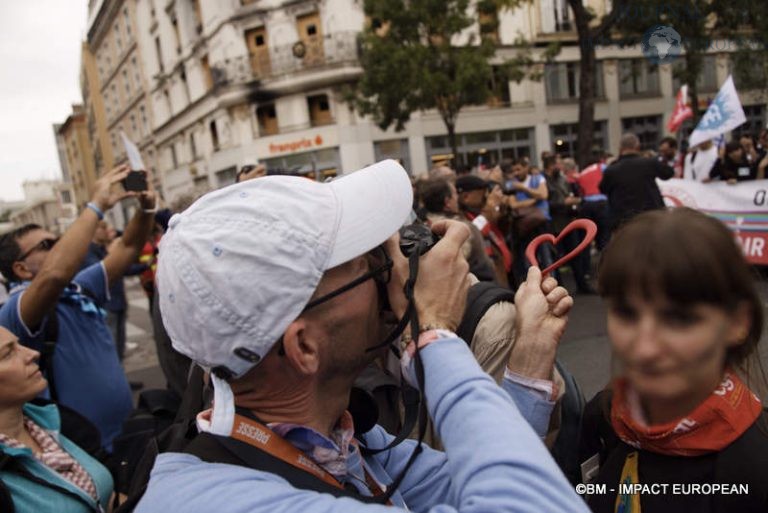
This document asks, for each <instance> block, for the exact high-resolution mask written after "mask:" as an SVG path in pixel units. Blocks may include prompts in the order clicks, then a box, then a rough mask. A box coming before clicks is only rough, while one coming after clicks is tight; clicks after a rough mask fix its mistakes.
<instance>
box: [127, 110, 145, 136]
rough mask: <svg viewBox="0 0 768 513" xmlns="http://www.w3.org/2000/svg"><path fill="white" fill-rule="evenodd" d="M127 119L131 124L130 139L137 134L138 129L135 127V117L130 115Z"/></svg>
mask: <svg viewBox="0 0 768 513" xmlns="http://www.w3.org/2000/svg"><path fill="white" fill-rule="evenodd" d="M129 119H130V122H131V137H135V136H136V134H138V133H139V127H138V126H136V116H135V115H134V114H131V115H130V117H129ZM140 135H141V137H143V135H144V134H140Z"/></svg>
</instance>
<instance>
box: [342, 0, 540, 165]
mask: <svg viewBox="0 0 768 513" xmlns="http://www.w3.org/2000/svg"><path fill="white" fill-rule="evenodd" d="M522 1H523V0H479V1H478V2H475V4H476V7H475V8H474V9H473V8H472V7H471V5H470V1H469V0H365V3H364V10H365V14H366V16H367V17H368V19H369V20H370V23H369V24H368V26H367V28H366V30H365V31H364V33H363V35H362V55H361V64H362V67H363V70H364V74H363V76H362V78H361V80H360V81H359V83H358V84H357V86H356V90H355V94H354V96H353V97H352V98H351V101H352V103H353V105H354V106H355V107H356V108H357V109H358V110H359V111H360V112H361V113H362V114H366V115H370V116H371V117H372V118H373V119H374V121H375V122H376V123H377V125H378V126H379V127H380V128H382V129H384V130H385V129H387V128H389V127H392V126H394V128H395V130H398V131H399V130H403V129H404V128H405V124H406V123H407V122H408V120H409V119H410V116H411V114H412V113H413V112H417V111H426V110H430V109H437V111H438V112H439V114H440V117H441V118H442V120H443V122H444V124H445V126H446V129H447V131H448V136H449V140H450V142H451V147H452V148H453V151H454V155H456V138H455V128H456V122H457V119H458V116H459V112H460V111H461V109H462V108H464V107H465V106H467V105H480V104H483V103H486V102H487V101H488V100H489V99H490V98H491V97H492V96H493V95H494V94H496V93H498V91H494V90H493V86H491V84H501V85H500V87H507V82H508V81H509V80H510V79H512V80H517V81H519V80H522V78H523V77H524V76H525V74H526V69H527V68H528V67H529V66H530V65H531V64H532V63H533V61H532V58H531V56H530V50H529V49H527V50H521V51H520V52H519V53H518V55H517V57H516V58H514V59H511V60H508V61H504V62H499V64H498V65H493V64H492V60H494V58H495V55H496V49H497V43H496V38H495V37H494V35H495V34H496V33H497V29H498V12H499V11H500V10H501V9H505V8H512V7H515V6H517V5H519V4H520V3H521V2H522ZM478 19H479V20H480V21H479V22H478Z"/></svg>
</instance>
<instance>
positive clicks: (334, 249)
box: [137, 161, 586, 513]
mask: <svg viewBox="0 0 768 513" xmlns="http://www.w3.org/2000/svg"><path fill="white" fill-rule="evenodd" d="M278 178H279V177H275V178H274V179H273V178H271V177H268V178H265V179H261V180H253V181H250V182H245V183H243V184H240V185H237V186H234V187H228V188H225V189H222V190H219V191H217V192H214V193H211V194H208V195H206V196H205V197H203V198H202V199H201V200H200V201H198V202H197V203H196V204H195V205H193V206H192V207H190V208H189V209H188V210H187V211H185V212H184V213H182V214H180V215H177V216H175V217H174V218H173V219H172V220H171V223H170V229H169V231H168V233H167V234H166V236H165V238H164V240H163V244H162V258H161V259H160V268H159V271H158V279H159V288H160V290H161V291H162V294H161V296H160V305H161V308H162V311H163V316H164V320H165V323H166V327H167V328H168V332H169V334H170V335H171V338H172V340H173V344H174V347H176V348H178V349H179V350H180V351H182V352H184V353H186V354H187V355H188V356H190V357H191V358H193V359H194V360H195V361H196V362H198V363H200V364H202V365H204V366H205V367H207V368H209V369H211V370H212V374H211V378H212V380H213V382H214V387H215V398H214V407H213V410H212V411H211V410H209V411H206V412H203V413H202V414H201V415H200V416H198V426H199V427H200V428H201V429H202V430H203V431H207V432H210V433H214V434H218V435H220V437H219V438H215V439H214V440H219V441H218V442H216V443H222V444H227V445H228V446H234V445H237V446H238V447H241V448H242V451H243V452H249V451H250V452H254V451H255V450H256V449H255V448H256V447H259V448H260V450H259V452H262V451H272V448H273V447H274V446H275V444H279V445H280V446H281V447H282V448H283V449H282V450H284V451H285V452H284V453H283V454H285V456H279V457H278V456H276V458H277V459H280V458H285V457H289V455H290V458H292V459H291V460H290V461H292V462H296V463H295V465H299V468H296V467H292V466H290V465H287V466H286V468H284V469H282V470H272V471H269V472H268V471H264V470H258V469H256V468H247V467H245V466H235V465H220V464H213V463H206V462H203V461H201V460H200V459H198V458H197V457H195V456H192V455H190V454H178V453H165V454H161V455H160V456H159V457H158V459H157V462H156V464H155V468H154V470H153V472H152V478H151V481H150V483H149V486H148V488H147V491H146V493H145V495H144V497H143V500H142V501H141V502H140V503H139V505H138V507H137V512H139V513H144V512H156V511H189V512H195V511H201V512H202V511H210V510H216V511H218V512H221V513H227V512H233V511H249V512H252V513H257V512H260V511H265V512H266V511H270V512H272V511H299V510H307V511H338V512H342V511H349V512H352V511H355V512H358V511H393V509H391V508H388V509H384V507H385V506H383V505H382V504H370V503H365V502H370V501H371V500H376V499H374V498H373V497H374V496H376V495H379V496H380V495H381V494H383V493H384V490H385V488H386V487H389V486H390V485H391V484H392V480H393V478H394V477H395V476H397V475H398V474H400V472H401V471H402V470H403V469H404V467H405V466H406V460H408V459H409V458H410V456H411V454H412V451H413V450H414V448H415V444H416V442H415V441H410V440H406V441H404V442H402V443H400V444H399V445H397V446H395V447H394V448H392V449H389V450H386V451H384V452H382V453H380V454H378V455H370V454H367V453H362V454H361V450H360V446H365V447H369V448H383V447H384V446H386V445H387V444H388V443H389V442H390V441H391V440H392V438H393V437H392V436H391V435H388V434H386V433H385V432H384V431H383V430H382V429H381V428H380V427H374V428H373V429H371V430H369V431H368V432H367V433H365V434H363V435H360V437H361V440H360V442H359V444H358V443H357V442H354V441H353V433H354V428H355V424H354V420H353V419H352V418H351V416H350V415H349V413H346V412H345V410H346V407H347V404H348V401H349V395H350V387H351V385H352V382H353V380H354V379H355V376H356V375H357V373H358V372H359V371H360V370H361V369H362V368H363V367H365V365H366V364H367V363H368V362H370V361H372V360H373V359H374V358H375V357H376V354H377V352H376V351H372V350H371V349H373V348H374V347H376V346H379V347H380V342H381V341H382V339H383V338H384V337H385V336H386V334H387V333H386V330H385V329H384V327H383V325H382V314H383V313H384V312H383V308H382V305H383V300H384V298H386V299H387V301H388V303H389V305H390V306H391V308H392V311H393V313H395V314H396V316H398V317H402V316H404V315H405V312H406V308H407V300H406V296H405V295H404V292H403V291H404V285H405V283H406V280H407V279H408V276H409V274H410V269H409V263H408V261H407V260H406V258H405V257H404V256H403V255H402V254H401V253H400V249H399V246H398V241H397V237H396V236H394V237H392V235H393V234H395V233H396V232H397V230H398V228H399V226H400V225H401V223H402V222H403V221H404V220H405V219H406V217H407V216H408V213H409V211H410V210H411V202H412V201H411V195H410V183H409V181H408V178H407V175H406V173H405V171H404V170H403V169H402V168H400V167H399V166H398V165H397V164H396V163H394V162H393V161H385V162H382V163H379V164H377V165H374V166H371V167H370V168H367V169H364V170H361V171H359V172H356V173H352V174H351V175H349V176H345V177H343V178H341V179H338V180H335V181H333V182H331V183H330V184H318V183H314V182H310V181H304V180H298V179H295V178H290V177H287V178H283V179H278ZM224 219H226V220H227V222H221V221H222V220H224ZM433 230H434V231H435V233H437V234H439V235H441V236H442V239H441V240H440V241H439V242H437V244H436V245H435V246H434V247H433V248H431V250H430V251H429V252H427V253H426V254H425V255H424V256H422V257H421V258H420V259H419V269H418V278H417V279H416V282H415V289H414V297H415V309H416V312H417V313H418V317H419V324H418V325H419V333H418V334H414V335H415V338H416V340H417V343H418V344H419V347H420V348H421V349H420V350H419V354H420V355H421V356H420V359H421V361H422V362H423V368H424V380H423V382H424V383H425V388H424V389H423V393H424V395H425V398H426V405H427V407H428V408H429V413H430V416H431V417H432V418H433V419H434V421H435V425H436V426H437V428H438V431H439V434H440V436H441V439H442V441H443V443H444V445H445V448H446V452H445V453H441V452H437V451H434V450H432V449H429V448H424V449H423V450H422V451H421V453H419V454H418V456H417V457H416V459H415V460H414V462H413V464H412V465H411V466H410V468H409V470H408V472H407V473H405V474H404V478H403V479H402V481H401V482H400V484H399V486H397V487H396V488H394V487H393V488H392V489H391V492H392V494H391V504H392V505H393V506H395V507H397V508H400V509H398V510H397V511H404V509H403V508H405V507H407V508H408V509H409V510H411V511H429V510H431V511H435V512H436V511H532V512H533V511H535V512H546V511H557V512H562V511H586V506H585V505H584V503H583V501H582V500H581V499H580V498H579V497H578V496H577V495H576V494H575V493H574V491H573V488H572V486H571V485H570V484H568V482H567V481H566V480H565V479H564V477H563V476H562V475H561V473H560V472H559V470H558V469H557V468H556V466H555V464H554V462H553V461H552V459H551V457H550V456H549V454H548V453H547V451H546V449H545V448H544V446H543V444H542V443H541V441H540V440H539V439H538V437H537V435H536V434H535V433H534V431H533V430H532V429H531V428H530V427H529V426H528V425H527V424H526V422H525V420H523V418H522V417H521V416H520V413H519V412H518V410H517V409H516V408H515V406H514V403H513V402H512V401H511V400H510V396H509V393H512V394H515V393H523V394H529V395H532V394H531V392H529V391H527V390H525V391H523V390H522V389H518V388H515V385H514V384H511V383H510V382H509V381H508V380H504V381H503V383H502V387H499V386H497V385H496V383H495V382H494V381H493V380H492V379H491V378H490V377H488V376H487V375H486V374H485V373H483V372H482V370H481V369H480V368H479V367H478V365H477V363H476V362H475V361H474V358H473V357H472V354H471V353H470V351H469V349H468V347H467V344H466V343H465V342H464V341H462V340H460V339H458V338H457V337H456V336H455V335H453V334H452V333H451V330H453V329H456V327H457V325H458V322H459V320H460V318H461V316H462V311H463V307H464V301H465V299H464V298H465V297H466V293H467V288H468V274H467V270H468V265H467V263H466V261H465V260H464V258H463V256H462V252H461V245H462V244H463V243H464V241H465V240H466V238H467V237H468V236H469V233H468V231H467V229H466V227H465V226H464V225H463V224H460V223H457V222H453V221H442V222H438V223H435V224H434V225H433ZM381 244H384V248H382V247H381ZM389 259H391V261H392V262H393V263H391V264H390V263H388V262H389ZM233 268H234V269H237V270H238V272H237V273H235V275H233V274H232V269H233ZM551 282H554V280H547V281H545V283H544V284H542V283H541V274H540V272H538V270H537V269H532V270H531V272H530V276H529V279H528V281H527V282H526V284H525V286H524V287H522V288H521V290H520V291H519V292H518V295H517V298H516V306H517V308H518V310H519V313H520V315H521V316H522V317H523V318H524V319H525V322H523V321H522V320H521V322H520V325H519V326H520V333H519V335H520V336H521V337H533V338H534V339H538V337H542V336H543V337H546V338H550V337H551V338H559V336H560V335H562V331H563V329H564V326H565V322H566V319H565V318H566V316H567V313H568V311H569V309H570V306H571V305H572V300H571V299H570V297H569V296H567V292H566V291H565V290H564V289H562V288H561V287H557V288H551V286H552V283H551ZM377 284H378V285H377ZM545 293H546V294H547V295H545ZM254 312H258V314H257V315H254ZM414 350H415V345H414V343H413V342H410V343H409V345H408V346H407V347H406V349H405V353H404V360H403V367H404V369H405V375H406V376H412V375H413V374H412V373H413V372H414V358H416V353H415V352H414ZM409 379H410V381H412V382H413V383H417V382H418V381H421V380H419V379H416V380H413V379H412V378H409ZM235 407H237V408H238V409H237V410H235ZM253 417H256V418H258V419H259V421H257V420H255V418H253ZM262 423H265V424H266V426H265V425H263V424H262ZM237 433H243V434H244V436H243V435H238V434H237ZM193 443H194V442H193ZM289 468H290V470H289ZM283 472H288V473H291V474H296V472H299V473H300V474H301V475H302V476H303V475H307V476H308V478H310V477H312V478H313V479H314V476H317V479H314V480H313V481H312V482H313V484H312V485H305V486H303V487H294V486H292V485H291V484H289V483H288V482H287V481H286V478H285V477H284V475H285V474H283ZM305 481H306V480H305ZM320 483H322V489H327V490H329V493H316V492H315V491H310V490H307V489H304V488H308V487H310V486H311V487H312V488H313V489H319V488H320V487H321V486H320ZM345 485H346V486H345ZM332 493H333V494H334V495H335V496H334V495H332ZM379 500H380V501H381V502H384V501H383V500H382V499H379Z"/></svg>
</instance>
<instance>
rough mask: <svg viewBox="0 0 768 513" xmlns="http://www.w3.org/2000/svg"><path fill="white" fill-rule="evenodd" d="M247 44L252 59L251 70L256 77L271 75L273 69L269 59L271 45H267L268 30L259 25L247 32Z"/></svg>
mask: <svg viewBox="0 0 768 513" xmlns="http://www.w3.org/2000/svg"><path fill="white" fill-rule="evenodd" d="M245 44H246V46H247V47H248V55H249V56H250V59H251V71H252V72H253V77H254V78H261V77H264V76H267V75H269V72H270V70H271V66H270V59H269V46H267V31H266V29H265V28H264V27H258V28H254V29H250V30H247V31H246V32H245Z"/></svg>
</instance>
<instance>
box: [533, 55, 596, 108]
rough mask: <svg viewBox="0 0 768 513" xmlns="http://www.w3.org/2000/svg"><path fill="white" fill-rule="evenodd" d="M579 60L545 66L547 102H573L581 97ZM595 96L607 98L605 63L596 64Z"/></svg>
mask: <svg viewBox="0 0 768 513" xmlns="http://www.w3.org/2000/svg"><path fill="white" fill-rule="evenodd" d="M579 68H580V66H579V63H578V62H558V63H553V64H547V65H546V67H545V68H544V77H545V86H546V89H547V103H559V102H572V101H578V99H579V76H580V75H581V70H580V69H579ZM595 97H597V98H605V87H604V84H603V63H602V62H597V63H596V64H595Z"/></svg>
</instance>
